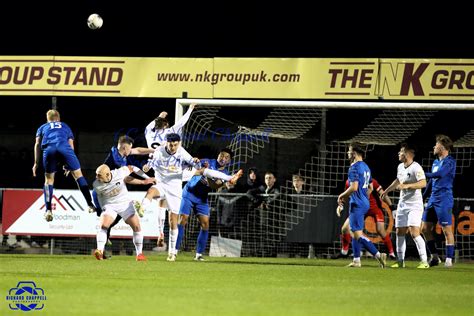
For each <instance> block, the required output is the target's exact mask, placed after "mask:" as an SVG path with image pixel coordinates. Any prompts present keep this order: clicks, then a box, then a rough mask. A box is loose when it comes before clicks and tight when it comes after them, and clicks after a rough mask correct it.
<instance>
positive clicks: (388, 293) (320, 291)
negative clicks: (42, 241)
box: [0, 254, 474, 316]
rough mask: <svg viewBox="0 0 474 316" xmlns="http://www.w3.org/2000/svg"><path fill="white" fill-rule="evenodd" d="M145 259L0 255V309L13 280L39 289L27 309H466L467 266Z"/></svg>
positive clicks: (470, 283) (471, 297)
mask: <svg viewBox="0 0 474 316" xmlns="http://www.w3.org/2000/svg"><path fill="white" fill-rule="evenodd" d="M148 259H149V260H148V261H147V262H136V261H135V260H134V257H130V256H115V257H113V258H112V259H110V260H105V261H97V260H96V259H95V258H94V257H93V256H59V255H54V256H45V255H0V293H1V297H2V299H1V302H0V315H22V314H24V312H21V311H11V310H10V308H9V307H8V302H7V300H6V295H8V292H9V289H10V288H12V287H15V286H16V285H17V283H18V282H19V281H34V282H36V285H37V286H38V287H41V288H43V289H44V291H45V295H46V297H47V300H46V301H45V307H44V309H43V310H42V311H31V312H28V314H31V315H128V316H130V315H142V316H143V315H170V316H175V315H430V316H433V315H474V264H467V263H464V264H457V265H455V267H454V268H453V269H446V268H444V266H439V267H436V268H432V269H427V270H418V269H415V266H416V264H417V263H416V262H408V264H407V268H405V269H389V268H388V269H380V268H378V266H377V264H376V262H375V260H373V259H363V267H362V268H361V269H356V268H345V267H344V266H345V265H346V264H347V263H348V262H349V261H348V260H332V261H331V260H321V259H314V260H308V259H280V258H278V259H277V258H274V259H269V258H208V257H206V259H207V261H205V262H195V261H193V260H192V257H191V255H189V254H180V255H179V257H178V261H177V262H167V261H166V259H165V256H164V254H160V255H151V256H149V257H148Z"/></svg>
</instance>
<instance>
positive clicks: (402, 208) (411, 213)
mask: <svg viewBox="0 0 474 316" xmlns="http://www.w3.org/2000/svg"><path fill="white" fill-rule="evenodd" d="M422 216H423V203H421V204H419V205H418V204H405V203H399V204H398V207H397V217H396V218H395V227H409V226H416V227H420V226H421V217H422Z"/></svg>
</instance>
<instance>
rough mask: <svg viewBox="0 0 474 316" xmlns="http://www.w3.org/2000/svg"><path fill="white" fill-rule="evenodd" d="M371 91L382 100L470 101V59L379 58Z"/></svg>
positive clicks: (473, 88)
mask: <svg viewBox="0 0 474 316" xmlns="http://www.w3.org/2000/svg"><path fill="white" fill-rule="evenodd" d="M379 63H380V71H379V73H380V76H379V78H378V80H377V81H378V82H377V88H376V90H375V94H377V95H379V96H381V97H382V98H384V99H406V100H428V99H430V100H473V99H474V78H473V77H474V60H472V59H469V60H467V59H380V61H379Z"/></svg>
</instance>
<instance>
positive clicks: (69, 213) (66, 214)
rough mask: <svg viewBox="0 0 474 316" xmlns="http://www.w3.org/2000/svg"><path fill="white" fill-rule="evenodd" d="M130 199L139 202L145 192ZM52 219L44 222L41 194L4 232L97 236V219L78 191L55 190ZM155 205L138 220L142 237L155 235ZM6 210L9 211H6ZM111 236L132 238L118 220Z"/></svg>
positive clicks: (156, 232) (156, 213)
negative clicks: (89, 210)
mask: <svg viewBox="0 0 474 316" xmlns="http://www.w3.org/2000/svg"><path fill="white" fill-rule="evenodd" d="M129 194H130V197H131V198H132V199H133V200H138V201H141V200H142V199H143V197H144V196H145V192H130V193H129ZM52 203H53V216H54V219H53V221H51V222H47V221H46V220H45V219H44V212H45V207H44V197H43V195H40V196H39V197H38V198H37V199H36V200H35V201H33V202H32V204H31V205H30V206H29V207H28V208H27V209H25V211H24V212H23V213H22V214H19V216H18V217H17V218H16V219H15V220H14V222H13V223H12V225H10V227H9V228H8V229H7V230H6V232H7V233H9V234H33V235H34V234H38V235H64V236H90V237H94V236H96V234H97V229H98V227H99V217H98V216H97V214H96V213H89V212H88V211H87V210H88V208H87V204H86V202H85V200H84V197H83V196H82V194H81V192H80V191H78V190H54V197H53V202H52ZM157 206H158V204H157V203H156V202H153V203H152V204H151V205H150V207H148V209H147V210H146V212H145V215H144V216H143V218H140V225H141V229H142V231H143V234H144V236H145V237H154V238H156V237H157V236H158V227H157V225H158V220H157V218H158V209H157ZM6 211H8V210H6ZM111 236H113V237H121V236H122V237H129V236H132V229H131V228H130V226H128V225H127V224H125V222H124V221H123V220H121V221H120V222H119V223H118V224H117V225H116V226H114V227H113V228H112V233H111Z"/></svg>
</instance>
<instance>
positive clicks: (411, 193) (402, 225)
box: [382, 144, 429, 269]
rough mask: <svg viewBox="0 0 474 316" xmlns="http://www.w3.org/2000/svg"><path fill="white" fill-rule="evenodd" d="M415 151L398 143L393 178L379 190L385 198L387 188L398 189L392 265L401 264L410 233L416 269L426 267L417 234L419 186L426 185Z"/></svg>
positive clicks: (420, 204)
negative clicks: (406, 240)
mask: <svg viewBox="0 0 474 316" xmlns="http://www.w3.org/2000/svg"><path fill="white" fill-rule="evenodd" d="M414 157H415V150H414V149H413V148H412V147H410V146H409V145H407V144H401V146H400V151H399V152H398V160H400V162H401V164H399V165H398V169H397V178H396V179H395V180H394V181H393V182H392V184H391V185H390V186H389V187H388V188H387V189H386V190H385V192H383V193H382V197H385V196H386V195H387V194H388V193H389V192H390V191H393V190H395V189H397V190H400V200H399V202H398V207H397V212H396V214H397V215H396V221H395V226H396V228H397V257H398V258H397V262H396V263H395V264H393V265H392V268H403V267H405V262H404V260H405V251H406V242H405V235H406V233H407V231H409V232H410V234H411V236H412V238H413V241H414V242H415V244H416V248H417V249H418V254H419V255H420V259H421V263H420V264H419V265H418V267H417V268H419V269H426V268H429V265H428V261H427V255H426V245H425V240H424V239H423V237H422V236H421V235H420V226H421V217H422V215H423V195H422V193H421V189H422V188H424V187H425V186H426V177H425V173H424V171H423V168H422V167H421V166H420V164H419V163H417V162H416V161H414V160H413V158H414Z"/></svg>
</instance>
